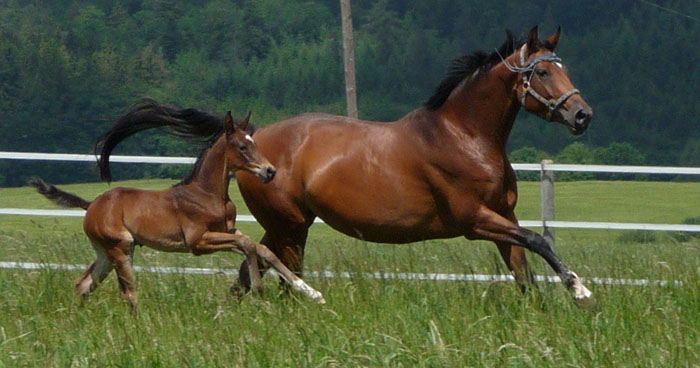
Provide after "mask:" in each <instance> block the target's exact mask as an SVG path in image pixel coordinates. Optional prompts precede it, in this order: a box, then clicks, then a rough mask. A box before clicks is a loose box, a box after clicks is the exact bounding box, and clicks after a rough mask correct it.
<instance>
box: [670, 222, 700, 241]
mask: <svg viewBox="0 0 700 368" xmlns="http://www.w3.org/2000/svg"><path fill="white" fill-rule="evenodd" d="M683 224H684V225H700V216H695V217H688V218H686V219H684V220H683ZM672 236H673V238H674V239H676V240H677V241H679V242H687V241H689V240H691V239H692V238H700V233H697V232H687V231H681V232H677V233H672Z"/></svg>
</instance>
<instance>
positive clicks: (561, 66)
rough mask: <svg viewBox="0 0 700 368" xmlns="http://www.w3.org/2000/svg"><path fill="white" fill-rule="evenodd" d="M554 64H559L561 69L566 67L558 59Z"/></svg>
mask: <svg viewBox="0 0 700 368" xmlns="http://www.w3.org/2000/svg"><path fill="white" fill-rule="evenodd" d="M554 65H556V66H558V67H559V69H564V65H562V64H561V63H560V62H558V61H555V62H554Z"/></svg>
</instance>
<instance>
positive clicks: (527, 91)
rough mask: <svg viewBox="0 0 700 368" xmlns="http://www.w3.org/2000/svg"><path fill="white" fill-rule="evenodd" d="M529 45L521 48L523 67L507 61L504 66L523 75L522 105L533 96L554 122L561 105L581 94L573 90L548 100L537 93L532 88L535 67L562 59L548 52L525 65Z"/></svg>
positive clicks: (504, 61) (548, 117) (521, 63)
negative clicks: (529, 96) (553, 118)
mask: <svg viewBox="0 0 700 368" xmlns="http://www.w3.org/2000/svg"><path fill="white" fill-rule="evenodd" d="M526 51H527V45H523V47H521V48H520V65H522V66H515V65H511V64H510V63H508V62H507V61H506V60H505V59H502V60H503V64H504V65H505V66H506V68H508V70H510V71H511V72H514V73H520V74H522V75H523V90H522V92H520V104H521V105H522V106H525V99H526V98H527V95H531V96H532V97H534V98H535V99H536V100H537V101H539V102H541V103H542V104H543V105H545V106H547V108H548V109H549V111H548V112H547V120H550V121H551V120H552V114H554V112H555V111H557V109H559V107H561V105H562V104H563V103H564V102H566V100H568V99H569V97H571V96H573V95H575V94H577V93H580V92H579V90H578V89H576V88H572V89H570V90H569V91H567V92H566V93H564V94H563V95H561V96H559V98H550V99H547V98H545V97H544V96H542V95H541V94H539V93H537V91H535V89H534V88H532V83H531V79H532V75H533V74H534V73H533V71H534V70H535V67H536V66H537V64H539V63H540V62H543V61H549V62H561V59H560V58H559V56H557V54H555V53H553V52H548V53H546V54H542V55H539V56H537V57H535V58H533V59H532V60H530V62H529V63H527V64H525V54H526V53H527V52H526ZM528 72H530V75H529V76H528V74H527V73H528Z"/></svg>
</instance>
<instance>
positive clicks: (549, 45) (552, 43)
mask: <svg viewBox="0 0 700 368" xmlns="http://www.w3.org/2000/svg"><path fill="white" fill-rule="evenodd" d="M559 36H561V26H560V27H557V31H556V32H554V34H553V35H551V36H549V38H548V39H547V41H545V43H544V47H545V48H546V49H547V50H549V51H554V49H555V48H556V47H557V44H558V43H559Z"/></svg>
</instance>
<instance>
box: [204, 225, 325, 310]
mask: <svg viewBox="0 0 700 368" xmlns="http://www.w3.org/2000/svg"><path fill="white" fill-rule="evenodd" d="M219 250H233V251H238V252H241V253H243V254H246V256H247V255H249V254H250V255H252V258H250V257H249V258H248V267H249V271H250V272H251V274H250V275H251V276H250V277H251V278H252V279H251V282H252V284H253V285H255V284H256V283H260V284H262V281H261V277H260V272H259V271H258V260H257V258H256V257H255V256H256V255H257V256H260V257H261V258H262V259H264V260H265V261H267V262H268V263H270V265H272V267H273V268H274V269H275V270H277V272H278V273H279V275H280V277H282V278H283V279H284V280H285V281H287V282H288V283H289V284H290V285H292V289H294V290H296V291H299V292H301V293H303V294H304V295H306V296H308V297H309V298H311V299H313V300H315V301H316V302H318V303H321V304H323V303H325V302H326V300H325V299H324V298H323V295H322V294H321V293H320V292H318V291H317V290H315V289H314V288H312V287H311V286H309V285H308V284H307V283H306V282H304V280H302V279H301V278H299V277H298V276H297V275H295V274H294V273H293V272H292V271H290V270H289V268H287V266H285V265H284V264H283V263H282V262H281V261H280V260H279V258H277V256H276V255H275V254H274V253H272V251H270V249H268V248H267V247H266V246H264V245H262V244H259V243H256V242H254V241H253V240H251V239H250V237H248V236H246V235H243V234H242V233H240V232H238V231H237V232H236V233H235V234H230V233H218V232H210V231H208V232H205V233H204V234H203V235H202V238H201V240H200V241H199V242H198V243H197V245H196V246H195V247H194V248H193V250H192V251H193V253H195V254H197V253H198V252H203V253H212V252H216V251H219ZM203 253H201V254H203ZM253 271H254V272H253ZM256 279H257V281H256Z"/></svg>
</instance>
